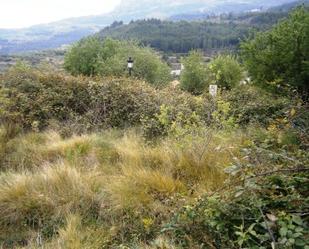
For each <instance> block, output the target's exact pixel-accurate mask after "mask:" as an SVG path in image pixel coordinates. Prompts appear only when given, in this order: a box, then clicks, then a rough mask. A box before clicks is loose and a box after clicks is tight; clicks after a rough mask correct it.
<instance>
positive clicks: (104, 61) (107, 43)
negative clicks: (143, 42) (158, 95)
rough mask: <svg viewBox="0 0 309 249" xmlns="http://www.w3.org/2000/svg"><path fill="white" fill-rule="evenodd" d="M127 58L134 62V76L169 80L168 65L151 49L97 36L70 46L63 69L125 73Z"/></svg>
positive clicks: (159, 82)
mask: <svg viewBox="0 0 309 249" xmlns="http://www.w3.org/2000/svg"><path fill="white" fill-rule="evenodd" d="M129 57H132V58H133V59H134V62H135V66H134V71H133V76H136V77H137V78H139V79H145V80H146V81H148V82H149V83H151V84H153V85H156V86H161V85H165V84H167V83H168V82H169V80H170V74H169V73H170V69H169V67H168V66H167V64H165V63H164V62H162V61H161V59H160V58H159V56H157V55H156V54H155V52H154V51H153V50H152V49H150V48H148V47H140V46H138V45H137V44H136V43H133V42H125V41H121V42H120V41H117V40H112V39H105V40H101V39H100V38H98V37H89V38H85V39H83V40H81V41H79V42H78V43H76V44H75V45H73V47H72V48H71V49H70V51H69V52H68V53H67V54H66V57H65V68H66V70H67V71H68V72H70V73H72V74H73V75H80V74H83V75H88V76H89V75H101V76H124V75H126V74H127V70H126V69H127V68H126V67H127V60H128V58H129Z"/></svg>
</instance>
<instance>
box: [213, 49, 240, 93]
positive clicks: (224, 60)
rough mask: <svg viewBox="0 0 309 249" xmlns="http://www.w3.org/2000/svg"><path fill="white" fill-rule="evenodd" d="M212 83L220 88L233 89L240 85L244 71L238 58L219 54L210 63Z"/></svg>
mask: <svg viewBox="0 0 309 249" xmlns="http://www.w3.org/2000/svg"><path fill="white" fill-rule="evenodd" d="M208 67H209V71H210V72H211V73H212V83H213V84H216V85H218V86H219V87H220V88H225V89H231V88H233V87H235V86H237V85H239V83H240V81H241V79H242V77H243V72H242V68H241V66H240V64H239V63H238V62H237V60H236V59H235V58H234V57H233V56H230V55H225V56H224V55H219V56H218V57H217V58H215V59H214V60H213V61H212V62H210V64H209V65H208Z"/></svg>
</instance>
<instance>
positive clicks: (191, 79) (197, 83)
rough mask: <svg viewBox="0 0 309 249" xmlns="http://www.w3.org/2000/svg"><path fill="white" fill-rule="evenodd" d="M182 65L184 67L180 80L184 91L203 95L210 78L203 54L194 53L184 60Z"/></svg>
mask: <svg viewBox="0 0 309 249" xmlns="http://www.w3.org/2000/svg"><path fill="white" fill-rule="evenodd" d="M182 64H183V66H184V70H183V72H182V74H181V79H180V81H181V87H182V89H184V90H186V91H188V92H191V93H193V94H201V93H202V92H203V91H204V90H205V88H206V86H207V83H208V82H207V78H208V77H209V76H208V72H207V68H206V65H205V63H204V61H203V56H202V54H201V53H199V52H197V51H192V52H190V53H189V55H188V56H187V57H186V58H185V59H183V62H182Z"/></svg>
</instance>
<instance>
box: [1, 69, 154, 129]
mask: <svg viewBox="0 0 309 249" xmlns="http://www.w3.org/2000/svg"><path fill="white" fill-rule="evenodd" d="M0 96H1V98H0V103H1V110H0V111H1V122H2V123H13V124H16V125H20V126H21V127H22V128H25V129H34V130H35V129H38V130H40V129H42V128H45V127H47V126H48V125H50V124H51V123H52V122H54V121H56V122H60V123H73V124H72V125H74V123H78V124H79V127H76V128H77V130H76V131H77V132H78V129H81V130H84V131H85V130H88V129H93V128H95V127H104V126H105V127H106V126H110V127H121V126H122V127H124V126H125V125H127V124H131V125H132V124H138V123H139V122H140V118H141V116H142V115H147V114H148V113H149V114H151V113H154V112H155V110H156V106H157V104H156V103H157V97H156V95H155V90H154V89H153V88H151V87H150V86H148V85H147V84H145V83H144V82H137V81H134V80H130V79H125V78H122V79H114V78H107V79H99V80H95V81H94V80H93V79H89V78H82V77H68V76H66V75H61V74H58V75H55V74H53V73H46V72H41V71H39V70H34V69H22V68H15V69H12V70H11V71H10V72H8V73H7V74H5V75H4V77H3V80H2V88H1V90H0ZM158 106H159V104H158Z"/></svg>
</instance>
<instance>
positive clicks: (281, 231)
mask: <svg viewBox="0 0 309 249" xmlns="http://www.w3.org/2000/svg"><path fill="white" fill-rule="evenodd" d="M279 233H280V235H281V237H285V236H286V235H287V233H288V229H287V228H286V227H281V228H280V230H279Z"/></svg>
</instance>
